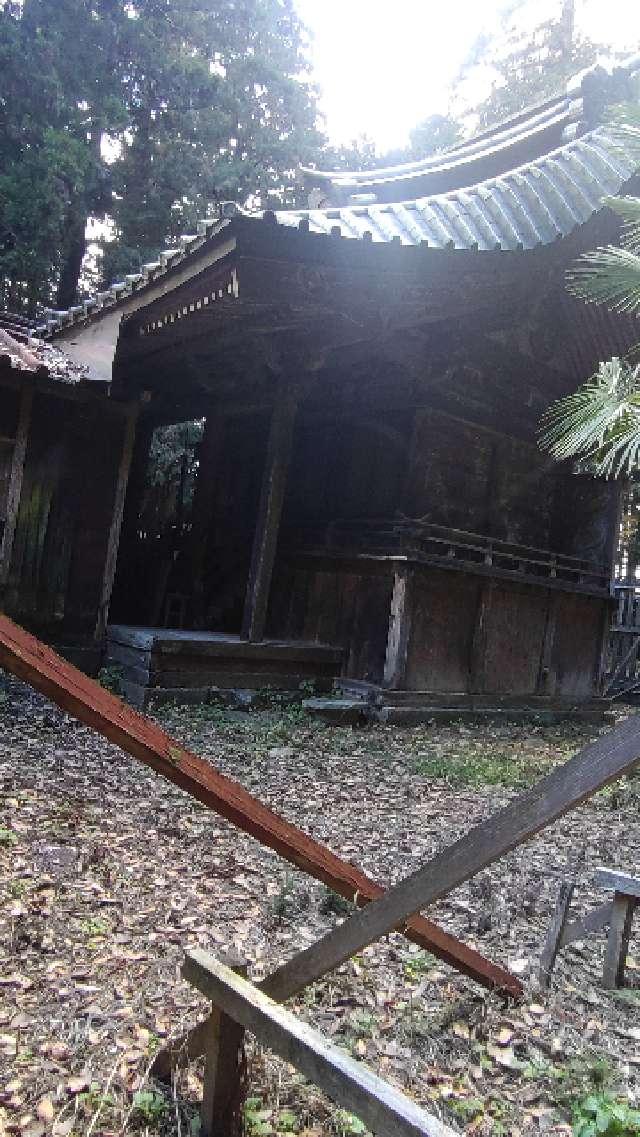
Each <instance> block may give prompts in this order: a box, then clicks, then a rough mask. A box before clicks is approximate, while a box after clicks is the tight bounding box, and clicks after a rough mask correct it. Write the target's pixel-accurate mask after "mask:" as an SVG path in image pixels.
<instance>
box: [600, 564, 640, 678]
mask: <svg viewBox="0 0 640 1137" xmlns="http://www.w3.org/2000/svg"><path fill="white" fill-rule="evenodd" d="M613 593H614V596H615V598H616V608H615V611H614V613H613V618H612V622H611V633H610V637H609V659H608V667H607V673H606V679H605V685H604V694H605V695H609V696H610V697H611V698H617V699H621V698H624V697H625V696H628V695H632V694H635V693H636V692H638V691H640V585H639V584H638V583H637V582H629V583H622V582H621V583H619V584H616V585H614V589H613Z"/></svg>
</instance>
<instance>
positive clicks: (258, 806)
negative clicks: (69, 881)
mask: <svg viewBox="0 0 640 1137" xmlns="http://www.w3.org/2000/svg"><path fill="white" fill-rule="evenodd" d="M0 667H4V668H5V669H6V670H7V671H10V672H11V673H12V674H13V675H17V677H18V678H19V679H24V680H25V681H26V682H27V683H30V684H31V685H32V686H33V687H35V689H36V690H37V691H40V692H42V694H43V695H46V696H47V698H49V699H51V700H52V701H53V702H54V703H57V705H58V706H59V707H62V709H63V710H64V711H67V712H69V713H70V714H72V715H74V716H75V717H76V718H78V719H80V721H81V722H84V723H86V724H87V726H90V727H92V728H93V729H94V730H97V731H98V732H99V733H100V734H102V735H103V736H104V737H105V738H108V739H109V740H110V741H111V742H114V743H115V744H116V745H117V746H120V747H121V749H122V750H125V751H126V752H127V753H128V754H131V755H133V757H134V758H138V759H139V760H140V761H141V762H144V763H145V764H146V765H147V766H150V767H151V769H152V770H155V771H156V773H158V774H162V775H163V777H165V778H168V780H169V781H170V782H173V783H174V784H175V785H177V786H180V788H181V789H183V790H185V791H186V792H187V793H189V794H191V796H192V797H195V798H197V799H198V801H201V802H203V803H204V804H205V805H206V806H208V807H209V808H210V809H213V810H215V811H216V813H219V814H220V815H221V816H222V817H225V818H226V819H227V820H228V821H231V822H232V824H234V825H236V826H237V827H238V828H239V829H242V830H243V832H245V833H248V834H250V836H252V837H255V838H256V840H258V841H260V842H261V843H262V844H263V845H266V846H267V847H268V848H270V849H273V850H274V851H275V852H276V853H278V854H279V855H280V856H281V857H284V858H285V860H287V861H289V862H290V863H291V864H293V865H295V866H296V867H297V868H299V869H301V870H302V872H305V873H308V874H309V875H310V876H313V877H315V878H316V880H321V881H322V882H323V883H324V884H326V885H328V887H329V888H331V889H333V891H334V892H338V893H339V894H340V895H341V896H344V897H346V898H347V899H348V900H354V901H355V902H356V903H357V904H359V905H361V906H362V905H365V904H368V903H370V902H371V901H372V900H375V899H376V898H378V897H380V896H383V895H384V889H383V888H382V887H381V886H380V885H379V884H376V883H375V882H374V881H372V880H370V879H369V877H367V876H365V875H364V873H362V872H360V870H359V869H357V868H356V867H355V866H353V865H351V864H350V863H349V862H348V861H343V860H341V858H340V857H337V856H336V855H335V853H332V852H331V850H330V849H328V848H327V846H326V845H322V844H320V843H319V842H318V841H314V840H313V839H312V838H311V837H308V836H307V835H306V833H303V831H302V830H301V829H298V828H297V827H296V826H295V825H291V824H290V823H289V822H287V821H285V820H284V819H283V818H281V817H279V816H278V814H276V813H273V812H272V810H270V809H268V808H267V807H266V806H265V805H263V804H262V802H260V801H258V799H257V798H255V797H253V796H252V794H250V793H248V792H247V790H245V789H244V788H243V786H241V785H240V784H239V783H238V782H235V781H233V780H232V779H231V778H226V777H225V776H224V775H223V774H220V773H218V771H217V770H215V769H214V767H213V766H211V765H210V764H209V763H208V762H205V760H204V759H203V758H199V757H198V756H197V755H195V754H193V753H192V752H191V751H189V750H186V749H185V748H184V747H183V746H181V745H180V744H179V743H177V742H176V741H175V739H173V738H171V737H170V735H168V734H166V733H165V731H163V730H162V729H161V728H160V727H159V726H157V725H156V724H155V723H153V722H151V720H150V719H147V718H145V717H144V716H143V715H140V714H138V713H137V712H136V711H134V710H133V709H132V708H131V707H129V706H127V705H126V704H125V703H123V702H122V700H121V699H118V698H117V697H116V696H115V695H112V694H110V692H109V691H106V690H105V689H104V688H103V687H101V686H100V685H99V684H98V683H96V682H94V680H92V679H89V678H88V677H87V676H86V675H83V673H82V672H81V671H78V669H77V668H75V667H73V666H72V665H71V664H70V663H67V662H66V660H63V659H61V657H60V656H59V655H57V654H56V652H54V651H53V650H52V649H51V648H49V647H47V646H46V645H45V644H43V643H41V642H40V641H39V640H37V639H36V638H35V637H34V636H31V635H29V633H28V632H25V630H24V629H23V628H20V627H19V626H18V625H17V624H14V623H13V622H12V621H11V620H9V619H8V617H7V616H4V615H0ZM405 931H406V935H407V936H408V937H409V938H410V939H411V940H413V941H414V943H417V944H419V945H420V946H421V947H423V948H426V949H427V951H430V952H432V953H433V954H434V955H435V956H437V957H438V958H439V959H442V960H444V961H445V962H446V963H449V964H451V966H452V967H455V968H456V969H457V970H458V971H461V972H462V973H463V974H465V975H469V976H470V977H471V978H472V979H475V980H476V981H477V982H478V983H481V984H482V985H483V986H485V987H488V988H492V989H493V988H495V989H497V990H499V991H502V992H504V993H505V994H509V995H512V996H514V997H516V998H518V997H520V995H521V994H522V985H521V983H520V981H519V980H518V979H517V978H516V977H515V976H514V975H511V974H510V973H509V972H508V971H506V970H505V969H504V968H502V967H499V966H498V965H497V964H494V963H491V962H490V961H489V960H487V959H485V958H484V957H483V956H482V955H480V953H479V952H476V951H474V950H473V949H472V948H469V947H467V946H466V944H463V943H461V942H460V940H458V939H456V937H455V936H452V935H449V934H448V933H447V932H444V931H443V930H442V929H441V928H439V927H438V926H437V925H436V924H434V923H432V922H431V921H430V920H426V919H424V918H422V917H418V918H416V919H415V920H412V921H411V924H410V926H409V927H408V928H407V929H406V930H405Z"/></svg>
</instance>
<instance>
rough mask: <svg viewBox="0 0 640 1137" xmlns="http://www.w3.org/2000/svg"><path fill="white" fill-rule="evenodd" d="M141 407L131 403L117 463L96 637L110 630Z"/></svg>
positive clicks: (98, 637)
mask: <svg viewBox="0 0 640 1137" xmlns="http://www.w3.org/2000/svg"><path fill="white" fill-rule="evenodd" d="M139 409H140V408H139V404H138V403H132V404H131V405H130V407H129V411H128V414H127V417H126V419H125V422H124V430H123V439H122V453H121V455H120V464H119V466H118V474H117V477H116V485H115V493H114V499H113V509H112V513H111V525H110V526H109V537H108V539H107V553H106V557H105V562H104V572H103V574H102V587H101V589H100V604H99V607H98V617H97V620H96V627H95V633H94V636H95V639H96V640H101V639H102V637H103V636H104V634H105V631H106V629H107V621H108V619H109V604H110V603H111V593H112V591H113V582H114V579H115V575H116V564H117V562H118V545H119V543H120V530H121V528H122V517H123V514H124V503H125V498H126V495H127V484H128V481H129V471H130V469H131V459H132V457H133V449H134V444H135V439H136V423H137V421H138V412H139Z"/></svg>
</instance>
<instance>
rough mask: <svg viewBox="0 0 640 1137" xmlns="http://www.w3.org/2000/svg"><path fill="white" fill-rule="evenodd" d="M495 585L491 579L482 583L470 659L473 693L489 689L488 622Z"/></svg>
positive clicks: (470, 685) (470, 684) (470, 683)
mask: <svg viewBox="0 0 640 1137" xmlns="http://www.w3.org/2000/svg"><path fill="white" fill-rule="evenodd" d="M493 587H494V586H493V581H491V580H490V581H487V582H486V583H484V584H481V585H480V596H479V599H478V608H477V611H476V622H475V626H474V629H473V639H472V641H471V658H470V661H469V687H470V691H471V694H472V695H481V694H483V693H484V692H485V691H486V689H487V624H488V621H489V619H490V616H491V608H492V605H493Z"/></svg>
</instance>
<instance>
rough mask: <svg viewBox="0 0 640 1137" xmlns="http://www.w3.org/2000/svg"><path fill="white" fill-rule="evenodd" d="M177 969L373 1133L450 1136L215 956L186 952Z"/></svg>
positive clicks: (408, 1136) (394, 1136) (401, 1136)
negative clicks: (353, 1114) (181, 965)
mask: <svg viewBox="0 0 640 1137" xmlns="http://www.w3.org/2000/svg"><path fill="white" fill-rule="evenodd" d="M182 974H183V976H184V978H185V979H186V980H188V982H189V983H192V984H193V985H194V987H197V989H198V990H199V991H201V992H202V994H203V995H205V996H206V997H207V999H211V1002H212V1003H214V1004H215V1005H216V1006H218V1007H219V1008H220V1009H221V1010H222V1011H224V1012H225V1013H226V1014H227V1015H228V1016H229V1017H230V1018H232V1019H234V1020H235V1021H236V1022H238V1023H240V1024H241V1025H242V1026H243V1027H245V1028H246V1029H247V1030H250V1031H251V1032H252V1033H253V1034H255V1036H256V1037H257V1039H258V1040H259V1042H261V1043H262V1044H263V1045H264V1046H268V1047H269V1049H270V1050H273V1051H275V1053H276V1054H278V1055H280V1057H281V1058H284V1060H285V1061H286V1062H290V1063H291V1064H292V1065H293V1066H295V1067H296V1069H298V1070H300V1072H301V1073H302V1074H304V1075H305V1076H306V1077H307V1078H309V1079H310V1081H312V1082H314V1083H315V1085H317V1086H319V1087H320V1089H322V1090H324V1092H325V1093H327V1094H328V1095H329V1097H330V1098H332V1099H333V1100H334V1101H336V1102H338V1103H339V1104H340V1105H342V1106H344V1108H345V1109H348V1110H349V1112H350V1113H355V1114H356V1116H357V1117H359V1118H361V1120H362V1121H363V1122H364V1123H365V1125H366V1126H367V1128H368V1129H370V1130H371V1131H372V1132H373V1133H375V1134H377V1135H378V1137H453V1130H452V1129H450V1128H449V1126H447V1125H444V1124H443V1122H441V1121H439V1120H438V1118H436V1117H433V1116H431V1115H430V1114H428V1113H425V1111H424V1110H422V1109H421V1108H420V1107H419V1106H418V1105H416V1103H415V1102H413V1101H411V1100H410V1099H409V1098H407V1097H405V1095H404V1094H402V1093H400V1091H399V1090H396V1089H394V1087H393V1086H390V1085H389V1083H388V1082H384V1081H383V1080H382V1079H381V1078H378V1077H377V1076H376V1075H375V1074H374V1073H373V1072H372V1071H371V1070H369V1069H368V1067H366V1066H364V1065H363V1064H362V1063H361V1062H355V1061H354V1060H353V1058H350V1057H349V1055H348V1054H346V1053H345V1052H344V1051H343V1050H340V1049H339V1048H338V1047H337V1046H334V1044H333V1043H331V1042H328V1041H327V1040H326V1039H325V1038H324V1037H323V1036H322V1035H321V1034H320V1033H319V1032H318V1031H317V1030H314V1029H313V1027H310V1026H308V1024H307V1023H304V1022H301V1021H300V1019H298V1018H296V1016H295V1015H292V1014H291V1012H290V1011H287V1010H285V1009H284V1007H280V1006H278V1004H277V1003H274V1002H273V1000H272V999H269V998H268V997H267V996H266V995H265V994H263V992H262V991H259V990H258V988H257V987H254V985H253V984H252V983H249V982H247V980H246V979H242V978H241V977H240V976H239V975H236V974H235V972H233V971H231V970H230V969H229V968H228V967H225V966H224V964H222V963H219V962H218V960H217V959H215V958H214V956H211V955H208V954H207V953H206V952H204V951H199V950H195V951H192V952H189V953H187V956H186V958H185V962H184V964H183V968H182Z"/></svg>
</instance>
